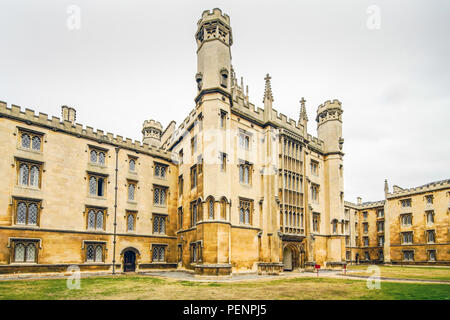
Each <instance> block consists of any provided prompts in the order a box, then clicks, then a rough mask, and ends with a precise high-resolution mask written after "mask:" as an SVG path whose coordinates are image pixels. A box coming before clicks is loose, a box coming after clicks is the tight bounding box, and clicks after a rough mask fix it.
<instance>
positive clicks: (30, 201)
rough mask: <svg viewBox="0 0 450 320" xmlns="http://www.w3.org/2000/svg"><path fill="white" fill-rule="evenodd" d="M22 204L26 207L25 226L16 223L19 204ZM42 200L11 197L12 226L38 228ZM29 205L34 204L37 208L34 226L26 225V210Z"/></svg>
mask: <svg viewBox="0 0 450 320" xmlns="http://www.w3.org/2000/svg"><path fill="white" fill-rule="evenodd" d="M21 202H24V203H25V204H26V206H27V211H26V216H25V224H22V223H17V210H18V205H19V203H21ZM42 202H43V200H42V199H35V198H28V197H17V196H13V197H12V210H13V223H12V224H13V225H15V226H26V227H30V226H31V227H40V225H41V223H40V222H41V215H42V209H43V206H42ZM30 204H35V205H36V206H37V216H36V224H28V214H29V213H28V208H29V205H30Z"/></svg>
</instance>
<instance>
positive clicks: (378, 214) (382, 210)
mask: <svg viewBox="0 0 450 320" xmlns="http://www.w3.org/2000/svg"><path fill="white" fill-rule="evenodd" d="M380 212H382V214H380ZM383 218H384V209H378V210H377V219H383Z"/></svg>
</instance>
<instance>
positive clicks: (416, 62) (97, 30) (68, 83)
mask: <svg viewBox="0 0 450 320" xmlns="http://www.w3.org/2000/svg"><path fill="white" fill-rule="evenodd" d="M71 5H75V6H77V8H79V9H80V10H81V12H80V20H79V21H80V25H79V29H77V28H75V29H73V28H74V24H73V23H74V20H73V19H71V17H73V14H70V13H67V11H68V8H70V6H71ZM371 5H375V6H376V7H375V11H376V9H379V10H380V15H379V18H380V19H377V14H376V12H375V11H373V9H368V8H369V7H370V6H371ZM214 7H219V8H221V9H222V11H223V12H225V13H227V14H228V15H229V16H230V18H231V26H232V30H233V40H234V44H233V46H232V58H233V61H232V63H233V66H234V69H235V71H236V73H237V76H238V77H239V78H240V77H241V76H243V77H244V83H245V84H248V85H249V90H250V100H251V101H252V102H253V103H254V104H255V105H256V106H259V107H262V97H263V92H264V76H265V74H266V73H270V75H271V76H272V89H273V95H274V99H275V101H274V108H275V109H277V110H278V111H279V112H282V113H284V114H285V115H287V116H288V117H291V118H294V119H297V118H298V113H299V102H298V101H299V100H300V98H301V97H302V96H304V97H305V99H306V100H307V103H306V105H307V111H308V116H309V119H310V122H309V132H310V133H311V134H313V135H316V123H315V113H316V110H317V106H318V105H319V104H321V103H322V102H324V101H326V100H329V99H335V98H336V99H339V100H340V101H341V102H342V106H343V108H344V114H343V120H344V125H343V131H344V133H343V135H344V139H345V143H344V152H345V153H346V155H345V160H344V172H345V198H346V200H349V201H353V202H355V201H356V197H357V196H361V197H362V198H363V201H368V200H379V199H383V198H384V194H383V185H384V179H385V178H386V179H388V181H389V184H390V187H391V188H392V185H393V184H397V185H399V186H401V187H414V186H418V185H421V184H425V183H428V182H431V181H435V180H442V179H446V178H450V169H449V163H450V145H449V119H450V72H449V71H450V70H449V69H450V41H449V33H450V2H449V1H447V0H442V1H437V0H436V1H413V0H408V1H399V0H395V1H393V0H390V1H364V0H358V1H357V0H354V1H336V0H329V1H317V0H311V1H300V0H299V1H294V0H291V1H282V0H277V1H274V0H273V1H261V0H259V1H242V0H240V1H230V0H227V1H211V0H209V1H144V0H141V1H138V0H134V1H130V0H127V1H125V0H123V1H112V0H105V1H98V0H96V1H94V0H86V1H80V0H71V1H63V0H59V1H56V0H53V1H49V0H40V1H31V0H30V1H23V0H2V1H1V2H0V39H1V49H0V100H2V101H5V102H7V103H8V106H10V104H16V105H20V106H22V107H23V108H25V107H28V108H31V109H33V110H35V111H36V112H39V111H40V112H44V113H47V114H49V115H50V116H52V115H56V116H60V114H61V111H60V106H61V105H63V104H67V105H69V106H73V107H75V108H76V110H77V122H78V123H81V124H83V125H89V126H92V127H94V128H98V129H102V130H105V131H108V132H112V133H114V134H120V135H122V136H125V137H129V138H132V139H136V140H142V136H141V129H142V123H143V121H144V120H145V119H156V120H159V121H160V122H161V123H162V124H163V126H166V125H167V124H168V123H169V122H170V121H171V120H175V121H176V122H177V124H180V123H181V122H182V121H183V119H184V118H185V117H186V116H187V114H188V112H189V111H190V110H191V109H192V108H193V107H194V101H193V99H194V96H195V94H196V85H195V80H194V75H195V73H196V53H195V51H196V43H195V40H194V34H195V31H196V26H197V21H198V19H199V18H200V17H201V13H202V12H203V10H206V9H212V8H214ZM368 10H369V12H368ZM72 12H73V11H72ZM68 19H69V26H70V27H68ZM368 20H369V23H368ZM368 25H369V27H368ZM75 26H76V25H75ZM71 28H72V29H71Z"/></svg>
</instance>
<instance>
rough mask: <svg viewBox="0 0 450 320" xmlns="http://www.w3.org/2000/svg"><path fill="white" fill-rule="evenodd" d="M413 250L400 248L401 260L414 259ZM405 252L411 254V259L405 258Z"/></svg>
mask: <svg viewBox="0 0 450 320" xmlns="http://www.w3.org/2000/svg"><path fill="white" fill-rule="evenodd" d="M414 251H415V250H414V249H407V250H402V261H414V256H415V252H414ZM405 253H409V254H412V255H411V259H409V258H405Z"/></svg>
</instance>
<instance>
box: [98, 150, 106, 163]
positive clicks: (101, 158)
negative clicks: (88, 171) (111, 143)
mask: <svg viewBox="0 0 450 320" xmlns="http://www.w3.org/2000/svg"><path fill="white" fill-rule="evenodd" d="M98 163H100V164H105V153H104V152H99V153H98Z"/></svg>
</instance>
